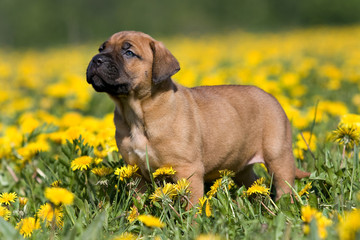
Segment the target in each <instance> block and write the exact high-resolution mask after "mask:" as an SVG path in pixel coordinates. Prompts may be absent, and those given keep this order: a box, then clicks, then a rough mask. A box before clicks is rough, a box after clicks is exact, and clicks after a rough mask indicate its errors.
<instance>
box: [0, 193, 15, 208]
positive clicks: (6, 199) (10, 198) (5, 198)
mask: <svg viewBox="0 0 360 240" xmlns="http://www.w3.org/2000/svg"><path fill="white" fill-rule="evenodd" d="M16 198H17V194H16V193H15V192H12V193H7V192H4V193H2V194H0V203H4V204H6V205H10V204H11V202H15V199H16Z"/></svg>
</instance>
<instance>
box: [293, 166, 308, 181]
mask: <svg viewBox="0 0 360 240" xmlns="http://www.w3.org/2000/svg"><path fill="white" fill-rule="evenodd" d="M309 176H310V173H309V172H304V171H302V170H300V169H298V168H296V169H295V178H296V179H301V178H306V177H309Z"/></svg>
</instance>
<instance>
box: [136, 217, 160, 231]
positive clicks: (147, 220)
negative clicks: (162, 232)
mask: <svg viewBox="0 0 360 240" xmlns="http://www.w3.org/2000/svg"><path fill="white" fill-rule="evenodd" d="M138 220H139V221H140V222H142V223H143V224H145V225H146V226H148V227H158V228H163V227H165V223H163V222H162V221H161V220H160V219H159V218H157V217H154V216H151V215H140V216H139V217H138Z"/></svg>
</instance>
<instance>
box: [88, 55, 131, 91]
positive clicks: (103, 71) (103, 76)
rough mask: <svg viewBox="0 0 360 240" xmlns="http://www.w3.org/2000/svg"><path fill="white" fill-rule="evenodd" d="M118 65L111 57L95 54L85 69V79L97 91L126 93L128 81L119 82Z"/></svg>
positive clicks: (128, 85) (128, 86)
mask: <svg viewBox="0 0 360 240" xmlns="http://www.w3.org/2000/svg"><path fill="white" fill-rule="evenodd" d="M119 69H120V67H119V66H118V65H117V64H116V63H115V62H114V61H113V60H112V58H111V57H109V56H106V55H104V54H97V55H95V56H94V57H93V59H92V60H91V61H90V63H89V66H88V68H87V71H86V81H87V82H88V83H89V84H91V85H92V86H93V88H94V89H95V90H96V91H97V92H107V93H109V94H111V95H127V94H128V93H129V88H130V84H129V83H119V81H120V73H119Z"/></svg>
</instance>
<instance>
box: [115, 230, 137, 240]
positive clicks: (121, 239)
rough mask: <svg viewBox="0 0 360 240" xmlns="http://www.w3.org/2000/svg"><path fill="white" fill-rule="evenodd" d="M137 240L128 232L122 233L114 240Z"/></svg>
mask: <svg viewBox="0 0 360 240" xmlns="http://www.w3.org/2000/svg"><path fill="white" fill-rule="evenodd" d="M136 239H138V237H137V236H135V235H134V234H132V233H128V232H125V233H122V234H121V235H120V236H116V237H114V238H112V240H136Z"/></svg>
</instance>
